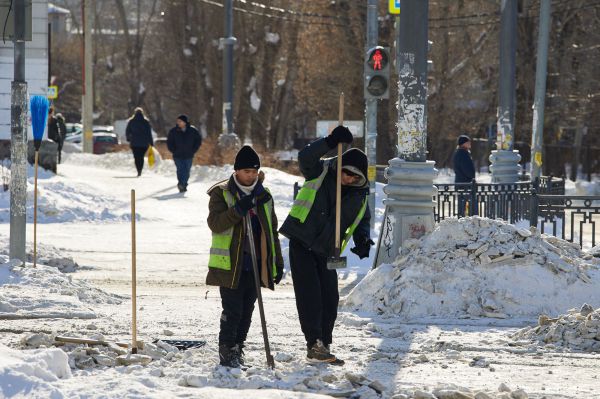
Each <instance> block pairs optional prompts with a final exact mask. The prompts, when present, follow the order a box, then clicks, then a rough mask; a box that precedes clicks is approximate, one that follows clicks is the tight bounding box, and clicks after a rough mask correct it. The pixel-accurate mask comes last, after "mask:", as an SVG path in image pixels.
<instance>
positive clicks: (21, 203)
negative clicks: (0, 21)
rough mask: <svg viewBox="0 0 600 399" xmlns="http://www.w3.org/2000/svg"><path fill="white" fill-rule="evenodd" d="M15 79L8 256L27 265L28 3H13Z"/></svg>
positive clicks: (17, 1)
mask: <svg viewBox="0 0 600 399" xmlns="http://www.w3.org/2000/svg"><path fill="white" fill-rule="evenodd" d="M14 6H15V8H14V15H13V18H14V19H13V26H14V36H13V37H14V39H13V45H14V71H13V75H14V80H13V81H12V83H11V104H10V119H11V138H10V160H11V167H10V238H9V250H8V251H9V256H10V258H12V259H19V260H21V261H22V262H25V260H26V258H25V238H26V230H25V224H26V216H27V212H26V211H27V82H26V81H25V0H16V1H15V3H14Z"/></svg>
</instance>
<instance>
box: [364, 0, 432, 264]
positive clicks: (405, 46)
mask: <svg viewBox="0 0 600 399" xmlns="http://www.w3.org/2000/svg"><path fill="white" fill-rule="evenodd" d="M428 12H429V2H428V1H422V0H403V1H402V13H401V14H400V24H399V27H398V42H397V49H398V56H397V60H398V62H397V65H396V67H397V69H398V157H397V158H394V159H392V160H390V162H389V167H388V168H387V169H386V171H385V176H386V178H387V180H388V184H387V185H386V186H385V187H384V189H383V191H384V192H385V194H386V198H385V199H384V200H383V202H384V204H385V215H384V220H383V223H382V228H381V233H380V235H379V242H378V245H377V255H376V258H375V263H374V265H373V267H377V266H379V265H380V264H382V263H392V262H393V261H394V260H395V259H396V257H397V256H398V254H399V252H400V249H401V247H402V243H403V242H404V241H405V240H407V239H411V238H419V237H421V236H422V235H424V234H425V233H427V232H429V231H431V230H432V229H433V226H434V221H433V206H434V205H435V202H434V201H433V196H434V195H435V194H436V190H435V187H434V186H433V179H434V178H435V176H436V174H437V170H436V169H435V168H434V165H435V163H434V162H433V161H427V159H426V154H427V29H428Z"/></svg>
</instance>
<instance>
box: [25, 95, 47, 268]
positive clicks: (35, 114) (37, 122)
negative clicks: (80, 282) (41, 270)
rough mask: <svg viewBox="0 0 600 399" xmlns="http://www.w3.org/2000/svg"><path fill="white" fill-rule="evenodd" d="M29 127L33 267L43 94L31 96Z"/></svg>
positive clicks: (43, 125)
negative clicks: (30, 132) (31, 136)
mask: <svg viewBox="0 0 600 399" xmlns="http://www.w3.org/2000/svg"><path fill="white" fill-rule="evenodd" d="M29 104H30V108H31V128H32V129H33V147H34V148H35V165H34V176H35V178H34V188H33V267H36V263H37V178H38V159H39V153H40V152H39V151H40V146H41V145H42V137H43V136H44V129H45V128H46V120H47V119H48V107H49V104H48V99H47V98H46V97H44V96H33V97H31V100H30V103H29Z"/></svg>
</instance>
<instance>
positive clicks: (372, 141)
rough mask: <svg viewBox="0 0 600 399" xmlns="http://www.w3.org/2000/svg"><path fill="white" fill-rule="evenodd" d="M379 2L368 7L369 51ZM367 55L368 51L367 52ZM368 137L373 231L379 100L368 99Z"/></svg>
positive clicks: (372, 0) (373, 1) (374, 41)
mask: <svg viewBox="0 0 600 399" xmlns="http://www.w3.org/2000/svg"><path fill="white" fill-rule="evenodd" d="M377 16H378V11H377V0H369V3H368V5H367V50H368V49H371V48H373V47H375V46H376V45H377V36H378V35H377V34H378V28H379V26H378V23H377ZM365 53H366V51H365ZM365 119H366V136H365V152H366V154H367V159H368V161H369V169H368V177H369V185H370V188H369V210H370V211H371V230H372V229H373V226H374V225H375V187H376V176H377V169H376V168H377V100H376V99H366V106H365Z"/></svg>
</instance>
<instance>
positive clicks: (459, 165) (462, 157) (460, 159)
mask: <svg viewBox="0 0 600 399" xmlns="http://www.w3.org/2000/svg"><path fill="white" fill-rule="evenodd" d="M457 144H458V145H457V147H456V151H455V152H454V157H453V158H452V164H453V166H454V183H471V182H472V181H473V180H474V179H475V165H474V164H473V159H471V152H470V150H471V138H470V137H469V136H467V135H465V134H463V135H460V136H458V140H457ZM457 191H465V188H464V187H458V188H457ZM467 196H468V194H467V193H462V194H459V196H458V216H459V217H463V216H465V208H466V203H467ZM472 205H473V204H472Z"/></svg>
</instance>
